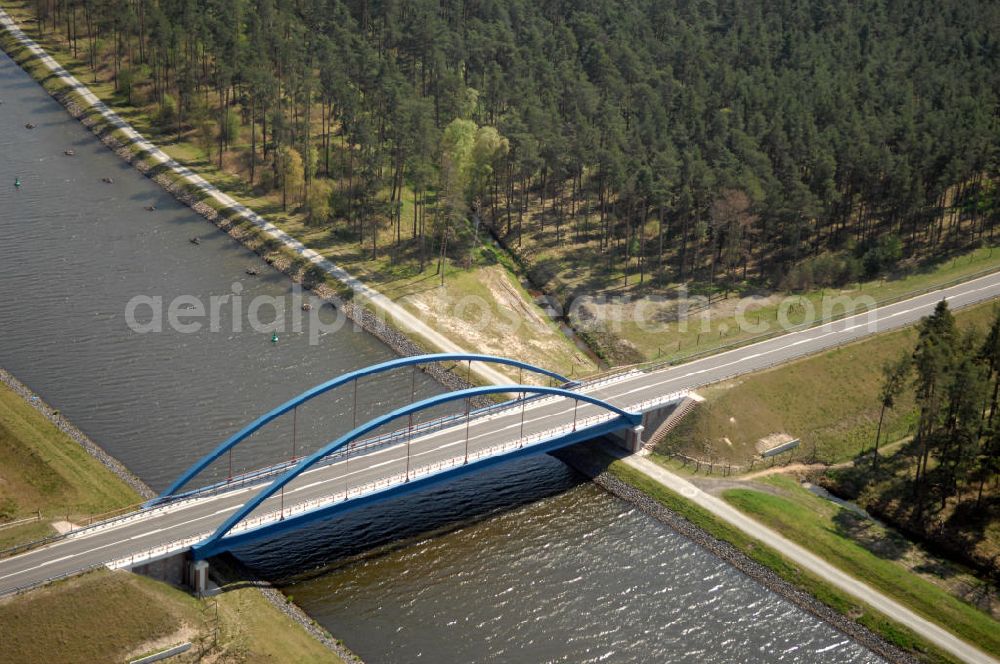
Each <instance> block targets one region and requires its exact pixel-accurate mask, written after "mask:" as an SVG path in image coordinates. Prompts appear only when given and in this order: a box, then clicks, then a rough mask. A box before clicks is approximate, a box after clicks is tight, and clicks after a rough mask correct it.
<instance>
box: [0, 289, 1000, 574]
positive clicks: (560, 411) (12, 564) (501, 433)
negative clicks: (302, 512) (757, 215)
mask: <svg viewBox="0 0 1000 664" xmlns="http://www.w3.org/2000/svg"><path fill="white" fill-rule="evenodd" d="M944 296H947V297H948V298H949V300H950V303H951V305H952V306H953V307H959V306H963V305H967V304H971V303H974V302H978V301H983V300H987V299H991V298H995V297H998V296H1000V274H995V275H989V276H986V277H982V278H979V279H976V280H973V281H971V282H967V283H965V284H959V285H957V286H953V287H951V288H948V289H945V290H943V291H936V292H933V293H928V294H926V295H922V296H919V297H916V298H913V299H910V300H905V301H903V302H899V303H896V304H892V305H887V306H884V307H881V308H879V309H878V310H876V312H875V313H874V314H873V315H872V316H870V317H869V316H868V315H867V314H863V315H860V316H855V317H850V318H845V319H843V320H841V321H837V322H835V323H832V324H830V325H827V326H824V327H821V328H812V329H808V330H803V331H800V332H795V333H791V334H787V335H784V336H781V337H777V338H774V339H770V340H767V341H762V342H760V343H757V344H754V345H752V346H746V347H744V348H740V349H736V350H731V351H728V352H726V353H722V354H718V355H713V356H710V357H706V358H703V359H700V360H697V361H693V362H690V363H687V364H684V365H681V366H677V367H667V368H664V369H661V370H658V371H655V372H650V373H633V374H629V375H624V376H622V377H620V378H619V379H617V380H613V381H609V382H605V383H601V384H598V385H594V386H590V387H586V388H583V390H582V391H586V392H587V393H589V394H592V395H593V396H596V397H599V398H602V399H604V400H606V401H609V402H610V403H613V404H615V405H617V406H619V407H623V408H625V409H630V408H633V409H634V408H635V407H636V406H638V405H639V404H641V403H642V402H643V401H645V400H647V399H649V397H650V396H653V397H659V398H663V397H664V396H665V395H668V394H670V393H674V392H679V391H683V390H687V389H694V388H696V387H698V386H702V385H706V384H709V383H713V382H717V381H719V380H722V379H724V378H727V377H730V376H733V375H736V374H740V373H746V372H750V371H756V370H759V369H762V368H765V367H769V366H772V365H775V364H778V363H781V362H786V361H788V360H791V359H795V358H797V357H801V356H803V355H807V354H810V353H814V352H817V351H821V350H823V349H826V348H830V347H833V346H836V345H840V344H843V343H846V342H849V341H852V340H855V339H858V338H860V337H863V336H866V335H868V334H871V333H873V332H877V331H885V330H889V329H894V328H897V327H900V326H902V325H905V324H908V323H912V322H913V321H915V320H917V319H919V318H920V317H922V316H924V315H927V314H928V313H930V311H931V310H932V309H933V307H934V305H935V304H936V303H937V302H938V301H939V300H940V299H941V298H942V297H944ZM573 410H574V407H573V402H572V401H571V400H567V399H564V398H546V399H540V400H537V401H534V402H531V403H530V405H529V406H527V409H526V411H525V413H526V414H525V418H524V434H525V437H532V436H536V437H537V436H539V435H540V434H543V433H544V432H553V431H554V430H561V431H565V427H567V426H568V425H571V423H572V420H573ZM603 415H604V414H603V413H602V412H601V411H600V410H599V409H598V408H597V407H596V406H591V405H589V404H584V403H580V404H579V407H578V410H577V413H576V417H577V418H578V427H579V424H580V421H583V420H587V421H592V422H596V420H589V418H595V417H599V416H603ZM519 434H520V408H517V409H515V410H514V411H510V412H503V413H493V414H490V415H487V416H485V417H481V418H478V419H474V420H472V421H471V423H470V425H469V450H470V454H487V453H490V452H489V451H490V450H493V452H492V453H496V450H497V449H498V446H503V445H508V446H509V445H511V444H512V443H515V442H516V441H517V440H518V437H519ZM525 442H527V441H525ZM534 442H536V443H537V442H539V441H538V439H537V438H536V439H535V440H534ZM464 445H465V425H464V422H462V423H461V424H459V425H457V426H453V427H449V428H446V429H442V430H440V431H436V432H432V433H430V434H427V435H425V436H421V437H420V438H414V440H413V441H412V443H411V470H413V469H422V468H428V467H431V468H433V467H435V466H437V467H440V466H441V465H442V464H447V463H452V462H453V460H454V459H456V458H458V457H459V456H461V457H463V458H464ZM459 451H460V452H461V454H459ZM405 463H406V452H405V445H394V446H391V447H387V448H383V449H375V450H371V451H370V452H368V453H367V454H364V455H363V456H361V457H353V456H352V457H351V459H350V461H349V462H346V461H341V462H338V463H334V464H331V465H329V466H325V467H321V468H317V469H315V470H311V471H309V472H307V473H305V474H304V475H302V476H301V477H300V478H298V479H297V480H296V481H295V483H294V484H293V485H290V486H289V488H287V489H286V491H285V492H284V508H285V509H286V511H287V510H289V509H296V508H297V506H301V505H304V504H309V503H312V504H313V505H316V504H317V501H323V500H330V499H331V497H333V498H336V496H337V495H340V496H341V497H342V496H343V492H344V488H345V486H346V487H348V489H349V490H352V491H354V494H352V495H360V492H362V491H365V490H367V489H365V487H371V485H372V484H373V483H378V482H379V481H385V479H386V478H392V477H396V478H398V477H399V475H400V473H402V472H405V468H404V465H405ZM255 488H256V487H249V486H248V487H245V488H242V489H238V490H236V491H231V492H226V493H220V494H217V495H213V496H209V497H204V498H200V499H194V500H186V501H182V502H180V503H177V504H170V505H167V506H164V507H162V508H159V509H157V510H156V511H155V513H150V514H146V515H143V516H141V517H136V518H132V519H130V520H122V521H117V522H115V525H113V526H110V527H103V528H99V529H87V530H83V531H80V532H79V533H77V534H75V535H72V536H69V537H66V538H64V539H62V540H59V541H58V542H56V543H54V544H52V545H49V546H47V547H44V548H40V549H36V550H34V551H29V552H28V553H24V554H20V555H18V556H14V557H10V558H6V559H3V560H0V594H4V593H7V592H10V591H11V590H13V589H15V588H18V587H21V586H27V585H32V584H35V583H38V582H39V581H42V580H44V579H46V578H51V577H55V576H61V575H65V574H68V573H72V572H74V571H79V570H82V569H87V568H89V567H92V566H96V565H105V564H108V563H111V562H114V563H115V564H119V565H120V564H123V562H124V564H127V563H128V561H129V560H130V559H131V557H132V556H133V555H134V554H143V555H145V552H149V551H151V550H154V551H156V550H159V551H160V552H162V547H164V546H166V545H169V544H174V545H178V544H179V545H181V546H185V547H186V546H190V544H191V543H193V541H196V539H198V538H201V537H203V536H205V535H207V534H208V533H209V532H211V531H213V530H214V529H215V527H217V526H218V525H219V524H220V523H221V522H222V521H223V520H225V519H226V518H227V516H228V515H230V514H232V513H233V511H234V510H236V509H237V508H238V507H239V506H240V505H242V504H243V502H245V501H246V500H247V499H249V498H250V497H251V496H252V495H253V493H252V492H253V491H254V490H255ZM280 501H281V498H280V497H279V496H274V497H273V498H271V499H269V500H268V501H267V502H265V503H264V504H263V505H262V506H261V507H260V508H259V509H258V510H257V511H256V512H255V513H254V515H253V516H252V517H251V519H253V518H259V517H260V516H261V515H265V514H268V513H273V512H274V511H275V510H278V509H279V507H280ZM253 526H254V524H251V525H250V527H253Z"/></svg>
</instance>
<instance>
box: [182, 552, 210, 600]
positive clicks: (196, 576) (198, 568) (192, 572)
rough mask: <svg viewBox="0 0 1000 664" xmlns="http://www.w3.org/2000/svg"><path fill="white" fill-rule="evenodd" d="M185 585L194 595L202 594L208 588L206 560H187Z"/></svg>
mask: <svg viewBox="0 0 1000 664" xmlns="http://www.w3.org/2000/svg"><path fill="white" fill-rule="evenodd" d="M185 581H187V585H188V587H189V588H191V590H193V591H194V593H195V594H196V595H199V596H200V595H204V594H205V592H206V591H207V590H208V561H207V560H191V561H188V566H187V574H186V579H185Z"/></svg>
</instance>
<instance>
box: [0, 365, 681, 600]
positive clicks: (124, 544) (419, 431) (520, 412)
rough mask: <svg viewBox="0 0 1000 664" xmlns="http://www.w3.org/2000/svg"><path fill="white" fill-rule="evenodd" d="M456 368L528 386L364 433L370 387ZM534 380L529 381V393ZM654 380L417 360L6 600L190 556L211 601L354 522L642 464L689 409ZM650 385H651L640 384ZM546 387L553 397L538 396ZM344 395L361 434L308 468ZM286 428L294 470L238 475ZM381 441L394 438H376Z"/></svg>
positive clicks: (187, 481) (80, 543)
mask: <svg viewBox="0 0 1000 664" xmlns="http://www.w3.org/2000/svg"><path fill="white" fill-rule="evenodd" d="M444 362H447V363H464V364H466V365H468V369H469V371H470V373H471V369H472V363H473V362H484V363H490V364H494V365H505V366H507V367H510V370H509V373H511V374H512V375H513V374H514V373H516V374H517V375H518V380H517V381H512V382H511V384H509V385H490V386H486V387H470V388H467V389H460V390H455V391H451V392H447V393H444V394H439V395H437V396H433V397H430V398H427V399H423V400H414V399H412V392H411V402H410V403H408V404H407V405H405V406H402V407H399V408H396V409H394V410H391V411H390V412H386V413H383V414H381V415H378V416H376V417H374V418H372V419H370V420H369V421H366V422H360V423H359V422H357V394H358V390H359V385H362V386H363V385H364V383H363V381H362V379H364V378H367V377H370V376H373V375H376V374H381V373H385V372H390V371H400V370H409V371H412V372H414V375H415V372H416V371H417V370H419V369H420V368H422V367H426V366H427V365H430V364H432V363H444ZM526 374H527V376H528V377H529V380H525V375H526ZM650 376H651V374H646V373H642V372H638V371H636V372H626V373H619V374H615V375H612V376H607V377H603V378H599V379H594V380H590V381H587V382H574V381H570V380H569V379H567V378H566V377H565V376H561V375H559V374H557V373H555V372H552V371H549V370H546V369H544V368H541V367H536V366H533V365H530V364H526V363H523V362H519V361H517V360H512V359H508V358H504V357H495V356H490V355H479V354H434V355H419V356H411V357H404V358H398V359H394V360H391V361H388V362H384V363H381V364H377V365H374V366H371V367H367V368H365V369H361V370H359V371H353V372H350V373H346V374H344V375H341V376H338V377H336V378H333V379H331V380H328V381H326V382H324V383H322V384H320V385H317V386H316V387H314V388H312V389H310V390H307V391H306V392H303V393H302V394H300V395H298V396H296V397H295V398H293V399H291V400H289V401H287V402H285V403H283V404H282V405H280V406H278V407H277V408H275V409H273V410H271V411H269V412H267V413H265V414H264V415H261V416H260V417H259V418H257V419H256V420H254V421H253V422H251V423H249V424H247V425H246V426H245V427H243V428H242V429H240V430H239V431H237V432H236V433H235V434H233V435H232V436H231V437H229V438H228V439H226V440H225V441H223V442H222V443H221V444H219V445H218V446H217V447H216V448H215V449H214V450H212V451H211V452H209V453H208V454H206V455H205V456H204V457H203V458H201V459H199V460H198V461H197V462H196V463H194V464H193V465H192V466H191V467H190V468H189V469H188V470H187V471H185V472H184V473H183V474H182V475H181V476H180V477H178V478H177V480H176V481H174V483H173V484H171V485H170V486H169V487H168V488H167V489H166V490H165V491H164V492H163V493H162V494H161V495H160V496H158V497H157V498H155V499H153V500H151V501H149V502H147V503H146V504H144V505H143V506H142V507H141V508H140V509H138V510H135V511H132V512H129V513H126V514H123V515H119V516H116V517H114V518H110V519H106V520H104V521H100V522H98V523H95V524H92V525H90V526H88V527H86V528H83V529H81V530H77V531H74V532H73V533H71V534H70V535H68V536H65V537H64V538H62V541H60V542H58V543H57V545H55V546H53V545H49V546H46V547H44V548H42V549H38V550H37V551H35V552H29V553H28V554H23V555H19V556H17V557H16V558H15V559H12V560H7V561H5V562H4V569H3V570H0V572H3V573H2V574H0V594H3V593H4V592H9V591H10V590H11V588H10V587H9V586H7V585H5V583H6V584H9V583H10V581H9V579H17V580H18V581H19V582H21V583H22V585H34V584H36V583H38V582H39V580H40V579H39V578H36V577H39V576H42V580H44V579H47V578H53V577H55V576H58V575H60V574H61V573H63V572H64V573H65V575H68V574H71V573H75V572H78V571H80V569H82V568H86V567H87V566H98V565H100V566H108V567H112V568H121V567H128V568H134V567H138V566H144V565H149V564H151V563H154V562H155V561H161V560H166V559H170V558H175V559H176V557H178V556H184V557H185V558H186V559H187V560H188V561H189V563H188V565H187V568H186V575H187V581H188V583H189V584H190V585H192V587H194V588H195V589H196V590H199V591H201V590H203V589H204V587H205V583H206V580H207V563H206V561H205V559H206V558H208V557H210V556H213V555H216V554H219V553H222V552H224V551H227V550H229V549H232V548H234V547H237V546H240V545H243V544H247V543H249V542H252V541H256V540H261V539H265V538H270V537H274V536H275V535H277V534H281V533H286V532H287V531H290V530H294V529H297V528H301V527H302V526H305V525H306V524H308V523H310V522H313V521H316V520H320V519H328V518H330V517H332V516H333V515H336V514H337V513H340V512H344V511H347V510H351V509H355V508H358V507H361V506H364V505H370V504H372V503H375V502H378V501H382V500H386V499H388V498H394V497H398V496H401V495H404V494H406V493H409V492H413V491H418V490H421V489H425V488H427V487H429V486H431V485H434V484H437V483H441V482H445V481H448V480H450V479H452V478H455V477H458V476H461V475H465V474H468V473H474V472H477V471H480V470H483V469H485V468H488V467H490V466H493V465H495V464H499V463H503V462H505V461H509V460H511V459H515V458H518V457H523V456H527V455H531V454H540V453H543V452H550V451H553V450H557V449H559V448H562V447H565V446H568V445H572V444H574V443H578V442H581V441H584V440H591V439H595V438H598V437H602V436H608V435H611V436H616V437H617V438H618V439H619V440H620V441H621V442H622V444H623V445H625V446H626V447H629V448H630V449H631V450H632V451H636V450H638V449H639V448H640V447H641V445H642V435H641V434H642V431H643V430H644V428H646V429H651V430H655V429H656V428H657V427H662V425H663V424H664V422H666V421H669V419H670V418H669V414H670V413H671V411H673V410H674V409H675V407H676V406H677V405H678V404H679V403H681V402H683V401H685V400H686V399H688V398H689V395H688V392H687V391H686V390H680V391H668V390H667V388H666V387H665V386H659V385H657V384H656V383H655V381H650V380H648V378H649V377H650ZM531 377H534V378H531ZM638 377H646V380H640V381H638V383H641V384H637V381H636V378H638ZM539 381H540V382H542V383H547V384H537V383H538V382H539ZM665 382H666V383H669V382H672V381H665ZM651 383H652V384H651ZM338 388H339V389H342V390H349V391H350V393H351V394H352V398H353V400H354V413H355V414H354V419H355V421H354V423H353V424H354V426H353V427H352V429H351V430H350V431H348V432H347V433H345V434H343V435H341V436H338V437H337V438H336V439H334V440H332V441H330V442H329V443H327V444H326V445H323V446H322V447H320V448H319V449H317V450H315V451H313V452H311V453H308V454H306V455H305V456H302V457H301V458H299V457H297V456H296V453H295V446H296V431H297V430H298V428H299V427H298V416H299V415H298V414H299V408H300V407H302V406H304V405H305V404H308V403H309V402H310V401H312V400H314V399H316V398H317V397H319V396H321V395H324V394H327V393H328V392H331V391H332V390H336V389H338ZM362 389H363V388H362ZM484 397H485V398H487V399H488V400H489V401H488V403H489V405H486V406H481V407H472V406H471V404H473V403H482V402H483V398H484ZM455 402H457V403H458V404H460V405H463V406H464V407H463V408H461V409H460V410H459V412H458V413H457V414H451V415H447V416H443V417H437V418H434V419H430V420H427V421H419V422H415V419H414V418H415V416H419V414H420V413H422V412H424V411H427V410H428V409H432V408H435V407H437V406H442V405H444V404H449V403H451V404H454V403H455ZM279 418H291V420H292V422H291V425H292V426H291V429H292V455H291V456H292V458H291V459H290V460H287V461H284V462H282V463H279V464H276V465H273V466H269V467H266V468H261V469H258V470H255V471H252V472H245V473H242V474H239V475H232V471H231V469H232V463H231V459H232V455H233V452H234V450H236V449H237V448H238V447H239V446H240V445H241V444H242V443H245V442H246V441H247V440H248V439H249V438H250V437H251V436H252V435H253V434H254V433H255V432H257V431H259V430H260V429H262V428H263V427H265V425H268V424H270V423H272V422H274V421H275V420H278V419H279ZM376 430H382V431H385V430H388V431H389V432H388V433H381V434H379V435H375V432H376ZM213 464H214V465H213ZM219 464H222V465H223V466H224V467H225V466H226V465H228V468H229V472H228V473H227V476H226V479H225V480H224V481H222V482H216V483H214V484H210V485H208V486H202V487H200V488H190V487H191V486H193V485H196V484H197V482H196V481H195V480H196V479H197V478H199V476H201V475H202V474H203V473H204V471H206V469H208V468H209V467H210V466H211V467H215V468H218V467H219V466H218V465H219ZM53 549H59V554H60V555H59V556H58V557H57V558H55V559H53V558H52V557H51V555H50V556H49V558H48V559H45V558H42V557H41V556H38V557H37V559H36V556H34V555H31V554H32V553H38V554H41V553H43V552H44V551H51V550H53ZM47 560H48V561H52V562H47ZM59 561H73V562H72V563H71V564H70V565H69V566H68V567H67V566H66V565H59V564H57V563H58V562H59ZM11 563H18V564H17V565H14V567H15V570H14V571H13V572H11V571H10V570H9V569H7V568H9V567H11ZM33 565H34V566H33ZM63 568H65V569H63ZM44 575H47V576H44ZM5 579H8V580H5Z"/></svg>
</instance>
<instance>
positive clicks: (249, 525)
mask: <svg viewBox="0 0 1000 664" xmlns="http://www.w3.org/2000/svg"><path fill="white" fill-rule="evenodd" d="M616 417H618V415H616V414H615V413H609V412H602V413H598V414H597V415H592V416H590V417H586V418H583V419H580V420H577V421H576V422H575V423H569V424H565V425H562V426H559V427H555V428H552V429H546V430H545V431H539V432H536V433H533V434H529V435H527V436H523V437H521V438H517V439H514V440H511V441H507V442H504V443H498V444H496V445H492V446H490V447H488V448H483V449H480V450H476V451H472V452H469V455H468V462H469V463H472V462H474V461H478V460H480V459H483V458H488V457H493V456H499V455H501V454H505V453H507V452H510V451H513V450H515V449H523V448H524V447H530V446H532V445H537V444H539V443H542V442H546V441H549V440H552V439H554V438H556V437H558V436H560V435H563V434H567V433H572V432H574V431H578V430H581V429H587V428H590V427H593V426H596V425H598V424H601V423H604V422H607V421H609V420H613V419H615V418H616ZM465 458H466V457H465V455H464V454H462V455H458V456H455V457H452V458H451V459H446V460H444V461H437V462H435V463H432V464H427V465H424V466H417V467H414V468H410V469H409V471H405V472H401V473H392V474H389V475H385V476H383V477H381V478H379V479H377V480H372V481H371V482H366V483H365V484H361V485H358V486H355V487H347V488H346V490H344V489H341V490H339V491H334V492H333V493H331V494H329V495H327V496H323V497H321V498H313V499H311V500H306V501H302V502H300V503H296V504H294V505H290V506H288V507H285V508H283V509H278V510H269V511H267V512H265V513H263V514H260V515H257V516H254V517H251V518H248V519H244V520H243V521H240V522H239V523H238V524H236V525H235V526H234V527H233V529H232V530H231V531H230V533H236V532H244V531H247V530H253V529H255V528H260V527H262V526H265V525H267V524H269V523H275V522H277V521H281V520H282V519H286V518H288V517H290V516H294V515H296V514H305V513H307V512H312V511H315V510H317V509H322V508H325V507H329V506H331V505H335V504H337V503H344V502H347V501H348V500H351V499H356V498H360V497H362V496H367V495H371V494H374V493H377V492H379V491H381V490H384V489H386V488H388V487H391V486H396V485H399V484H403V483H405V482H406V481H408V480H413V479H416V478H419V477H425V476H428V475H432V474H436V473H439V472H442V471H445V470H449V469H451V468H455V467H457V466H462V465H466V461H465Z"/></svg>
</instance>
